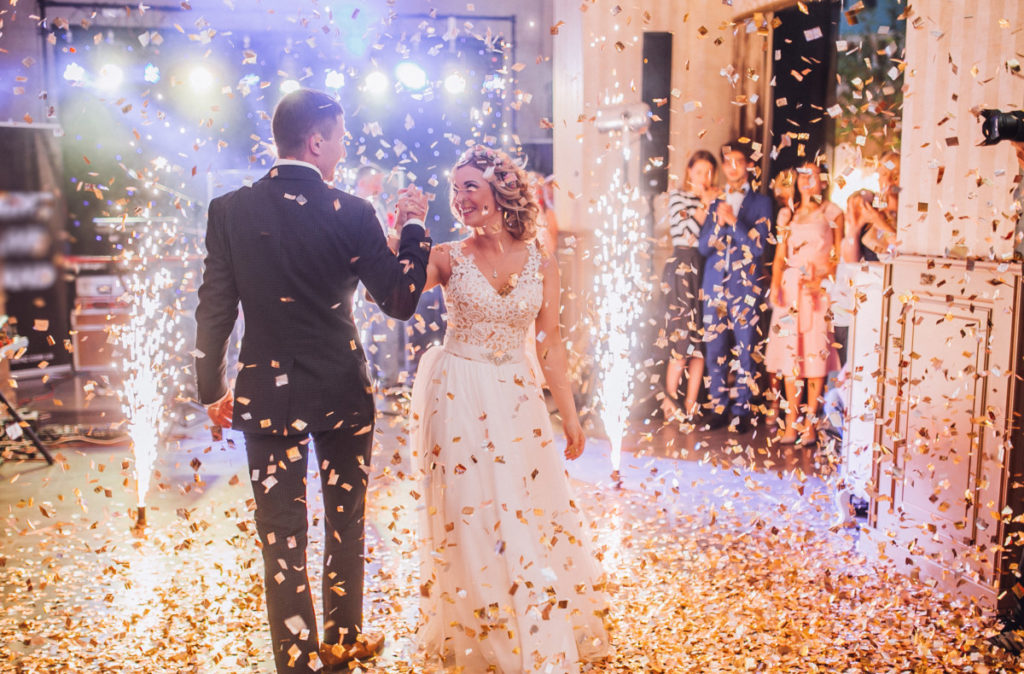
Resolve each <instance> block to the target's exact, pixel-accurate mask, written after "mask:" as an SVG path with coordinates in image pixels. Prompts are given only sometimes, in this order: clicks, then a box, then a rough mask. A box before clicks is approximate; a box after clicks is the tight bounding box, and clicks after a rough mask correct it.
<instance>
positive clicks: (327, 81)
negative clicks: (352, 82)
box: [324, 70, 345, 89]
mask: <svg viewBox="0 0 1024 674" xmlns="http://www.w3.org/2000/svg"><path fill="white" fill-rule="evenodd" d="M324 86H325V87H327V88H328V89H341V88H342V87H343V86H345V74H344V73H339V72H338V71H337V70H328V71H327V74H326V75H324Z"/></svg>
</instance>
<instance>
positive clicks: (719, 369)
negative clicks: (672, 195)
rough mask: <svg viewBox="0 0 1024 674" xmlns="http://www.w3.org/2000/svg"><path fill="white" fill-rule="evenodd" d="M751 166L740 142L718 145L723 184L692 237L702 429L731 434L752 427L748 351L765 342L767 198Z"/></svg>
mask: <svg viewBox="0 0 1024 674" xmlns="http://www.w3.org/2000/svg"><path fill="white" fill-rule="evenodd" d="M752 168H753V167H752V164H751V160H750V155H749V154H748V149H747V147H746V146H745V145H744V144H742V143H740V142H739V141H733V142H732V143H730V144H728V145H726V146H724V147H723V148H722V173H723V174H724V175H725V179H726V188H725V191H724V192H723V194H722V195H721V196H720V197H719V198H718V199H716V200H715V201H714V202H712V204H711V206H710V207H709V208H708V214H707V218H706V219H705V221H704V226H703V227H702V229H701V235H700V241H699V242H698V247H699V249H700V253H701V255H703V256H704V259H705V262H704V280H703V284H702V286H701V295H702V297H703V302H704V351H705V362H706V363H707V370H708V379H709V386H708V390H709V395H710V398H711V415H710V422H709V424H708V426H709V428H721V427H723V426H725V425H726V423H729V424H730V426H731V427H732V428H733V429H734V430H735V431H736V432H737V433H746V432H747V431H749V430H750V429H751V428H752V413H751V409H750V400H751V397H752V391H751V384H752V383H753V381H754V358H753V349H754V348H756V347H757V346H758V345H760V343H761V342H762V341H763V339H764V336H763V335H762V334H760V333H761V330H760V327H759V326H760V322H761V321H760V317H761V310H762V306H763V304H764V294H765V288H766V287H767V279H766V278H765V274H764V266H763V262H762V258H763V256H764V248H765V244H766V242H767V238H768V231H769V226H770V224H771V217H772V202H771V199H769V198H768V197H767V196H765V195H763V194H757V193H756V192H754V191H753V190H752V189H751V187H750V182H749V180H748V179H747V173H748V171H749V170H751V169H752ZM730 343H731V344H732V345H733V348H734V350H733V351H732V353H731V354H730V349H729V347H730ZM730 356H732V357H730ZM734 363H735V365H736V367H733V365H734ZM731 369H734V370H735V371H736V397H735V399H733V400H731V401H730V396H729V387H728V382H727V377H728V374H729V371H730V370H731ZM730 415H731V421H730Z"/></svg>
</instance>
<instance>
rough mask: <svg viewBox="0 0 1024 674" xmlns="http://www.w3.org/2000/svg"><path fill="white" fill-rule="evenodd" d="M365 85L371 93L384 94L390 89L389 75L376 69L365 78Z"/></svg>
mask: <svg viewBox="0 0 1024 674" xmlns="http://www.w3.org/2000/svg"><path fill="white" fill-rule="evenodd" d="M363 87H365V88H366V91H368V92H369V93H371V94H383V93H384V92H386V91H387V90H388V76H387V75H385V74H384V73H382V72H381V71H379V70H374V71H373V72H372V73H370V74H369V75H367V76H366V79H365V80H363Z"/></svg>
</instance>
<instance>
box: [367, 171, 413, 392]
mask: <svg viewBox="0 0 1024 674" xmlns="http://www.w3.org/2000/svg"><path fill="white" fill-rule="evenodd" d="M354 192H355V195H356V196H357V197H362V198H363V199H366V200H367V201H369V202H370V205H372V206H373V209H374V211H375V212H376V213H377V219H378V220H379V221H380V223H381V228H382V229H383V231H384V236H385V237H387V238H388V240H389V241H390V242H391V243H392V245H394V244H396V243H397V239H396V237H395V236H394V231H393V230H392V227H391V223H392V222H393V221H394V213H393V212H391V211H390V210H389V209H388V207H387V203H386V200H385V198H384V172H383V170H382V169H381V168H380V167H379V166H376V165H374V164H364V165H362V166H360V167H359V170H358V171H357V172H356V184H355V189H354ZM361 299H362V298H361ZM362 304H363V306H362V315H361V318H363V324H362V325H360V326H359V327H360V328H362V330H363V334H364V338H363V344H364V345H365V349H366V359H367V360H368V361H369V362H370V366H371V368H372V371H373V375H374V379H375V381H376V382H377V387H378V389H379V390H380V391H381V393H383V394H384V395H385V396H387V395H390V394H396V393H399V392H401V391H402V390H403V389H407V388H408V387H409V383H408V381H407V378H408V376H409V364H408V361H407V355H406V346H405V342H406V339H405V324H404V323H403V322H402V321H399V320H397V319H395V318H392V317H391V316H388V315H386V314H385V313H384V312H382V311H381V310H380V309H379V308H377V306H376V305H375V304H372V303H368V302H365V301H364V302H363V303H362ZM378 402H381V400H380V399H378ZM385 411H390V409H389V408H385Z"/></svg>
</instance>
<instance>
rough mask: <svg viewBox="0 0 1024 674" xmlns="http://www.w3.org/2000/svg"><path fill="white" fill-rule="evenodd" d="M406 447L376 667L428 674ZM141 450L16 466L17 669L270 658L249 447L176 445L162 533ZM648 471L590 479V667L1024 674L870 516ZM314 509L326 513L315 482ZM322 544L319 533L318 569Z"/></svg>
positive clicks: (396, 457) (374, 607) (376, 610)
mask: <svg viewBox="0 0 1024 674" xmlns="http://www.w3.org/2000/svg"><path fill="white" fill-rule="evenodd" d="M392 432H393V431H390V430H387V429H384V433H385V435H388V434H390V433H392ZM385 447H386V449H385ZM404 451H405V450H404V446H403V445H402V444H401V443H396V442H393V441H391V439H390V438H389V437H385V442H384V443H383V445H382V446H379V447H378V450H377V455H376V456H375V458H374V462H375V463H374V468H375V470H374V480H373V482H372V486H371V490H370V497H369V498H370V508H369V514H368V522H369V527H368V537H367V550H368V554H369V558H370V564H369V565H368V567H367V573H368V575H369V578H368V579H367V587H368V594H367V596H366V602H365V614H366V619H365V624H366V625H367V627H368V628H369V629H371V630H378V631H384V632H385V633H386V634H387V646H386V648H385V652H384V654H383V656H382V657H381V658H380V659H379V660H378V661H377V662H376V663H374V664H373V665H372V666H368V668H367V669H366V670H364V671H367V672H389V673H393V672H423V671H430V670H429V667H428V665H426V664H425V663H424V662H423V661H422V660H419V659H417V657H416V654H415V652H414V647H413V642H412V638H411V636H412V631H413V629H414V627H415V619H416V606H417V590H416V588H417V579H416V575H415V569H416V566H415V564H416V550H415V541H414V535H413V533H412V531H413V527H414V523H415V522H416V520H417V518H416V514H415V511H414V509H415V499H414V498H413V497H412V496H410V492H411V490H413V489H414V488H415V483H414V482H413V481H412V480H411V479H410V478H409V477H408V475H407V474H406V473H405V472H404V471H403V468H404V465H405V464H406V462H405V461H403V458H402V452H404ZM127 456H128V453H127V450H125V449H123V448H113V449H111V448H107V449H103V450H95V449H90V450H67V449H65V450H64V451H63V453H62V456H61V461H60V464H59V465H58V466H56V467H54V468H52V469H44V468H41V467H38V466H30V465H29V464H6V465H4V466H2V467H0V480H2V481H3V483H4V485H5V486H4V489H5V490H6V494H5V495H4V496H3V498H2V500H0V502H2V504H3V507H4V511H5V512H4V516H5V519H4V524H3V528H4V537H3V542H2V545H0V601H2V604H3V606H4V611H3V614H2V616H0V669H2V670H3V671H11V672H56V671H60V672H96V671H111V672H132V673H134V672H272V671H273V665H272V659H271V657H270V653H269V647H268V637H267V634H268V630H267V628H266V618H265V614H264V604H263V591H262V569H261V563H260V560H259V553H258V550H257V547H256V542H255V536H254V532H253V525H252V522H251V515H250V513H249V512H248V509H247V501H248V500H249V498H250V494H249V493H248V489H249V487H248V485H247V484H246V480H245V479H233V478H234V476H236V475H237V474H239V473H241V474H243V478H244V464H243V461H244V459H243V456H242V452H241V450H240V449H238V448H235V447H232V446H230V444H225V445H224V446H219V447H215V448H213V449H211V448H209V447H201V445H195V446H194V447H193V446H192V445H190V444H189V443H187V442H186V443H183V445H182V448H179V449H177V450H175V451H172V452H165V453H164V455H163V456H162V457H161V461H160V463H159V465H158V478H157V482H158V489H157V490H156V491H157V492H158V494H157V495H156V496H155V497H154V499H153V505H152V506H151V508H150V521H151V522H152V526H151V527H150V529H149V532H148V535H147V537H145V538H134V537H133V536H132V535H131V531H130V530H131V526H132V524H133V520H132V517H131V514H130V499H131V495H132V490H131V486H132V485H131V484H130V483H129V484H128V485H127V486H125V482H126V480H125V476H126V475H128V474H130V467H128V466H127V464H125V463H123V462H122V460H123V459H124V458H125V457H127ZM195 458H199V459H200V460H201V461H200V462H198V463H197V462H195V461H193V459H195ZM595 460H596V459H595ZM641 461H642V460H641ZM664 461H670V460H668V459H665V460H664ZM627 463H628V461H627ZM638 463H639V462H638ZM197 465H198V466H199V468H198V472H195V471H196V466H197ZM679 465H680V466H681V468H682V469H683V471H684V472H685V470H687V469H688V468H690V469H694V468H693V466H694V464H689V463H685V462H679ZM26 466H30V467H26ZM641 467H643V468H645V469H646V470H647V471H648V473H649V476H648V478H647V484H646V485H644V487H645V488H643V489H633V488H629V485H628V482H627V488H625V489H616V488H614V487H613V486H612V485H609V484H606V483H602V482H599V481H597V483H596V484H595V483H592V482H582V481H578V480H577V481H575V485H576V489H577V490H578V493H577V496H578V502H579V504H580V505H581V506H582V507H583V509H584V511H585V512H586V514H587V516H588V518H589V519H590V522H591V525H592V531H593V536H594V544H595V547H596V548H597V549H598V550H599V551H600V553H599V554H600V555H601V557H602V562H603V564H604V566H605V568H606V570H607V571H608V573H609V576H610V581H611V595H612V603H613V609H612V614H611V622H612V627H613V633H612V638H613V645H612V651H613V654H614V655H613V656H612V657H611V658H610V660H609V661H607V662H604V663H599V664H595V665H594V666H593V668H592V669H591V670H590V671H593V672H689V671H694V672H698V671H699V672H744V671H755V672H756V671H762V672H814V671H821V672H825V671H828V672H835V671H840V672H882V671H884V672H889V671H892V672H1010V671H1022V670H1024V668H1021V667H1020V666H1019V665H1018V664H1017V663H1016V661H1015V659H1013V658H1012V657H1011V656H1009V655H1008V654H1006V653H1005V652H1004V651H1001V650H998V649H994V648H991V647H990V646H989V645H988V642H987V639H988V638H989V637H991V636H993V635H995V634H997V633H998V625H997V624H996V623H995V622H994V621H993V620H992V618H991V616H988V615H986V614H983V613H981V612H980V611H978V610H976V609H974V608H972V607H971V606H969V605H967V604H963V603H958V602H955V601H952V600H950V599H948V598H946V597H944V596H943V595H942V594H941V593H939V592H938V591H937V590H935V589H934V588H933V587H931V586H930V585H928V584H927V583H926V582H923V581H920V580H915V579H914V578H912V577H910V576H907V575H902V574H897V573H895V572H894V571H893V570H892V569H891V568H888V567H880V566H877V565H875V564H874V563H872V562H869V561H867V560H865V559H864V558H862V557H860V556H859V555H858V554H857V553H856V551H855V546H854V538H855V536H856V535H857V530H856V529H842V528H834V529H830V528H829V527H828V526H823V525H822V518H821V517H815V516H814V513H815V508H814V507H813V501H810V502H808V501H807V499H804V504H805V508H804V509H803V510H801V509H800V508H799V507H796V506H797V505H798V504H797V503H796V501H795V500H794V501H793V502H792V503H790V504H789V505H787V504H786V503H783V502H782V501H779V502H778V506H777V507H776V508H774V509H765V508H743V507H737V504H739V503H740V502H741V501H742V499H743V498H744V494H742V493H740V492H738V491H736V490H735V489H734V487H732V486H729V487H728V488H724V487H722V486H717V487H716V486H715V485H703V489H704V490H705V491H704V493H705V494H710V495H711V496H712V497H713V498H710V499H704V500H702V501H693V500H689V501H688V500H686V499H685V498H684V497H685V496H686V495H687V493H686V490H685V488H683V487H680V489H679V498H678V499H677V500H676V501H673V499H672V498H668V497H669V496H672V492H671V491H668V492H666V491H665V490H663V489H658V486H659V485H660V484H661V483H662V482H663V481H664V479H665V475H664V473H661V474H659V475H658V476H657V477H655V476H654V473H655V472H656V471H653V470H651V469H649V468H647V467H646V466H641ZM52 471H56V472H52ZM718 474H719V475H720V476H721V477H722V479H723V480H724V479H725V478H726V477H727V476H732V478H733V479H736V478H735V475H734V474H733V473H732V472H731V471H725V470H723V471H719V473H718ZM15 476H18V479H17V480H15V479H14V478H15ZM709 479H710V478H709ZM766 479H767V478H766ZM129 482H130V481H129ZM723 484H724V483H723ZM740 484H744V483H743V482H742V481H741V482H740ZM746 484H747V487H748V489H749V488H750V484H751V483H749V482H748V483H746ZM72 485H77V486H72ZM65 487H67V489H66V490H65ZM768 488H769V487H764V489H768ZM787 489H788V488H787ZM788 490H789V491H792V493H793V496H792V498H793V499H798V498H804V497H803V496H801V495H799V494H798V493H797V492H796V491H794V490H792V489H788ZM673 498H674V497H673ZM311 503H312V504H313V505H312V507H311V511H312V514H311V518H312V519H313V520H314V521H317V520H319V512H320V511H322V505H321V504H320V503H319V499H318V494H315V495H314V498H313V499H312V501H311ZM808 503H810V506H808V505H807V504H808ZM674 504H676V505H674ZM321 550H322V539H321V538H320V537H318V536H314V537H313V541H312V550H311V555H310V556H311V567H312V568H314V569H316V568H317V567H318V565H319V559H320V555H321V554H322V553H321ZM312 586H313V587H314V588H318V587H319V582H318V581H317V580H314V581H313V583H312Z"/></svg>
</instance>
